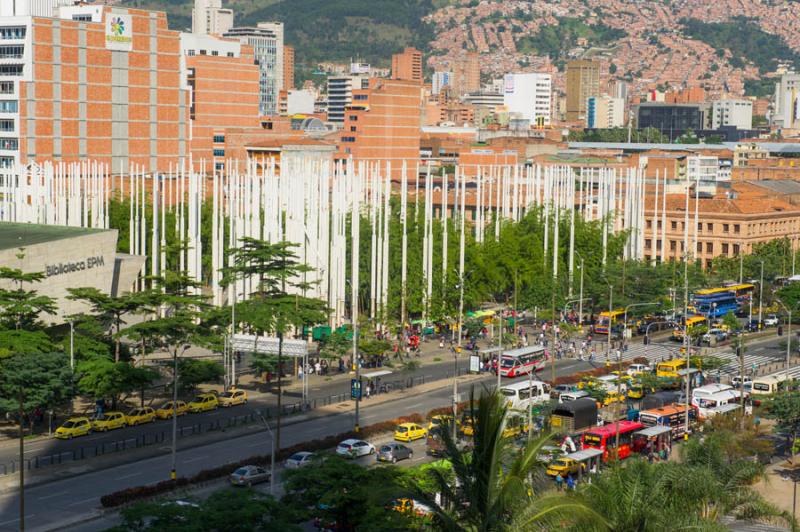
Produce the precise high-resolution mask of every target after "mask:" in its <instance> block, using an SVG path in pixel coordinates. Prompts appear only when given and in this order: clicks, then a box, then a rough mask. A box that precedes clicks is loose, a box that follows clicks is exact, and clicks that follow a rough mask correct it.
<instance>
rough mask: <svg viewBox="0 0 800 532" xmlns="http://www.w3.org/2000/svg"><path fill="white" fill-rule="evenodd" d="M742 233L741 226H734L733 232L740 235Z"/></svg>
mask: <svg viewBox="0 0 800 532" xmlns="http://www.w3.org/2000/svg"><path fill="white" fill-rule="evenodd" d="M740 231H741V226H740V225H739V224H733V232H734V233H738V232H740Z"/></svg>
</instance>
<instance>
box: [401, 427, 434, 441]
mask: <svg viewBox="0 0 800 532" xmlns="http://www.w3.org/2000/svg"><path fill="white" fill-rule="evenodd" d="M426 436H428V431H427V430H426V429H425V428H424V427H421V426H419V425H417V424H416V423H401V424H399V425H397V427H396V428H395V429H394V439H395V440H397V441H414V440H419V439H422V438H425V437H426Z"/></svg>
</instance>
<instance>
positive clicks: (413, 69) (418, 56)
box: [392, 48, 422, 83]
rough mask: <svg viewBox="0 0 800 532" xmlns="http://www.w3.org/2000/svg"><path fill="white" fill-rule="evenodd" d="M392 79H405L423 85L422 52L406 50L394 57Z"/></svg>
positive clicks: (414, 49)
mask: <svg viewBox="0 0 800 532" xmlns="http://www.w3.org/2000/svg"><path fill="white" fill-rule="evenodd" d="M392 79H405V80H410V81H418V82H420V83H422V52H420V51H419V50H417V49H416V48H406V49H405V50H403V52H402V53H399V54H394V55H393V56H392Z"/></svg>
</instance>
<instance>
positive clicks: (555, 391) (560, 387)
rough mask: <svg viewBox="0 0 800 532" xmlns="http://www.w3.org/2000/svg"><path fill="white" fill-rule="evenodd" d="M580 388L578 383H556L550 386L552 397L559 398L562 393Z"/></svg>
mask: <svg viewBox="0 0 800 532" xmlns="http://www.w3.org/2000/svg"><path fill="white" fill-rule="evenodd" d="M577 390H578V385H577V384H556V385H555V386H553V387H552V388H550V399H558V398H559V397H561V394H562V393H569V392H574V391H577Z"/></svg>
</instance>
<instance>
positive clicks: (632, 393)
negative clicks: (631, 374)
mask: <svg viewBox="0 0 800 532" xmlns="http://www.w3.org/2000/svg"><path fill="white" fill-rule="evenodd" d="M643 397H644V386H642V385H641V384H639V383H633V384H631V386H630V388H628V399H641V398H643Z"/></svg>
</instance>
